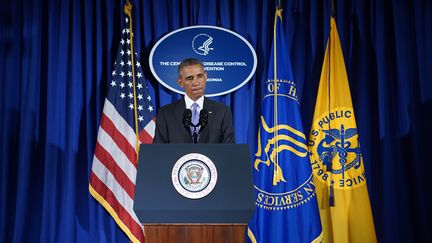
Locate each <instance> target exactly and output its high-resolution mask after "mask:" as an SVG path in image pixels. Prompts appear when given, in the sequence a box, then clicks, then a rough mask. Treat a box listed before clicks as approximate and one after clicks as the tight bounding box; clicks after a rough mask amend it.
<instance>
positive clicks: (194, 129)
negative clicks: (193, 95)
mask: <svg viewBox="0 0 432 243" xmlns="http://www.w3.org/2000/svg"><path fill="white" fill-rule="evenodd" d="M191 108H192V123H193V125H198V122H199V113H198V104H197V103H193V104H192V106H191ZM191 133H192V136H197V138H198V133H199V127H191ZM194 133H196V135H194Z"/></svg>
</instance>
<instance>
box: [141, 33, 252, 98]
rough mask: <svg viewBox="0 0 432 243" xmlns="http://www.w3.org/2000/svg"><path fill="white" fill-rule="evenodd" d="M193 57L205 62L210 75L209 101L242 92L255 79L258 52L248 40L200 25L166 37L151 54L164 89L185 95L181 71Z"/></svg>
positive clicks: (157, 76)
mask: <svg viewBox="0 0 432 243" xmlns="http://www.w3.org/2000/svg"><path fill="white" fill-rule="evenodd" d="M189 57H192V58H196V59H199V60H201V62H202V63H203V65H204V69H205V70H206V71H207V84H206V91H205V96H207V97H212V96H218V95H224V94H227V93H230V92H232V91H234V90H237V89H239V88H240V87H242V86H243V85H245V84H246V83H247V82H248V81H249V80H250V79H251V78H252V75H253V74H254V73H255V69H256V66H257V57H256V53H255V50H254V49H253V48H252V45H251V44H250V43H249V42H248V41H247V40H246V39H245V38H243V37H242V36H240V35H239V34H237V33H235V32H233V31H231V30H228V29H224V28H221V27H217V26H208V25H197V26H189V27H185V28H181V29H178V30H175V31H172V32H170V33H168V34H166V35H165V36H164V37H162V38H161V39H160V40H159V41H158V42H157V43H156V44H155V45H154V47H153V48H152V50H151V52H150V58H149V63H150V69H151V71H152V73H153V75H154V76H155V78H156V79H157V80H158V81H159V82H160V83H161V84H162V85H163V86H165V87H166V88H168V89H170V90H172V91H174V92H176V93H179V94H184V91H183V89H182V88H181V87H180V86H179V85H178V84H177V77H178V71H177V67H178V65H179V64H180V62H181V61H182V60H183V59H185V58H189Z"/></svg>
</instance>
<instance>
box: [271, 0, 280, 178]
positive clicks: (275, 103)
mask: <svg viewBox="0 0 432 243" xmlns="http://www.w3.org/2000/svg"><path fill="white" fill-rule="evenodd" d="M278 17H280V18H282V8H280V0H279V4H278V6H277V7H276V12H275V19H274V25H273V128H274V129H273V136H274V138H275V144H274V150H275V151H278V139H277V137H278V129H277V128H278V98H277V95H278V93H277V87H278V86H277V50H276V49H277V45H276V39H277V38H276V22H277V18H278ZM278 154H279V153H276V154H275V158H274V162H275V166H274V169H273V170H274V171H273V172H274V173H273V185H274V186H275V185H277V182H278V177H279V173H280V172H279V171H278V170H279V155H278Z"/></svg>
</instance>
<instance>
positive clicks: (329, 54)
mask: <svg viewBox="0 0 432 243" xmlns="http://www.w3.org/2000/svg"><path fill="white" fill-rule="evenodd" d="M335 14H336V10H335V2H334V0H332V6H331V16H330V31H329V41H328V70H327V88H328V96H327V97H328V109H327V111H328V113H327V115H328V116H329V117H330V109H331V103H330V101H331V89H330V85H331V73H330V71H331V66H330V65H331V45H332V44H331V43H332V41H334V40H332V38H331V31H332V30H331V28H332V27H331V19H332V18H334V16H335ZM328 129H329V131H330V130H331V121H330V120H329V123H328ZM327 144H329V143H328V141H327ZM332 168H333V151H330V154H329V162H328V164H327V168H326V169H327V171H328V172H330V192H329V206H330V207H334V205H335V201H334V188H333V184H334V182H333V172H332ZM323 195H324V194H323Z"/></svg>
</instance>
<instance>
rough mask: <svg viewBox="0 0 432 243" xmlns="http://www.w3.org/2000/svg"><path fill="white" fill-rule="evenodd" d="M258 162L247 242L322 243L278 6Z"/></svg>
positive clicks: (260, 132)
mask: <svg viewBox="0 0 432 243" xmlns="http://www.w3.org/2000/svg"><path fill="white" fill-rule="evenodd" d="M267 73H268V74H267V80H266V81H265V86H264V87H265V94H264V96H263V98H262V115H261V117H260V120H261V123H260V127H259V131H258V145H257V151H256V154H255V157H254V161H253V177H254V187H255V196H256V201H255V204H256V212H255V215H254V216H253V218H252V220H251V221H250V222H249V225H248V228H247V237H246V241H247V242H272V243H277V242H319V241H320V240H321V238H322V230H321V222H320V218H319V211H318V204H317V200H316V194H315V185H314V181H313V176H312V169H311V165H310V160H309V156H308V147H307V140H306V136H305V135H304V132H303V125H302V121H301V117H300V108H299V100H298V96H297V92H296V84H295V82H294V79H293V74H292V69H291V64H290V60H289V54H288V48H287V46H286V41H285V38H284V33H283V29H282V9H280V8H277V9H276V13H275V22H274V36H273V45H272V49H271V54H270V58H269V66H268V72H267Z"/></svg>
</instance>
